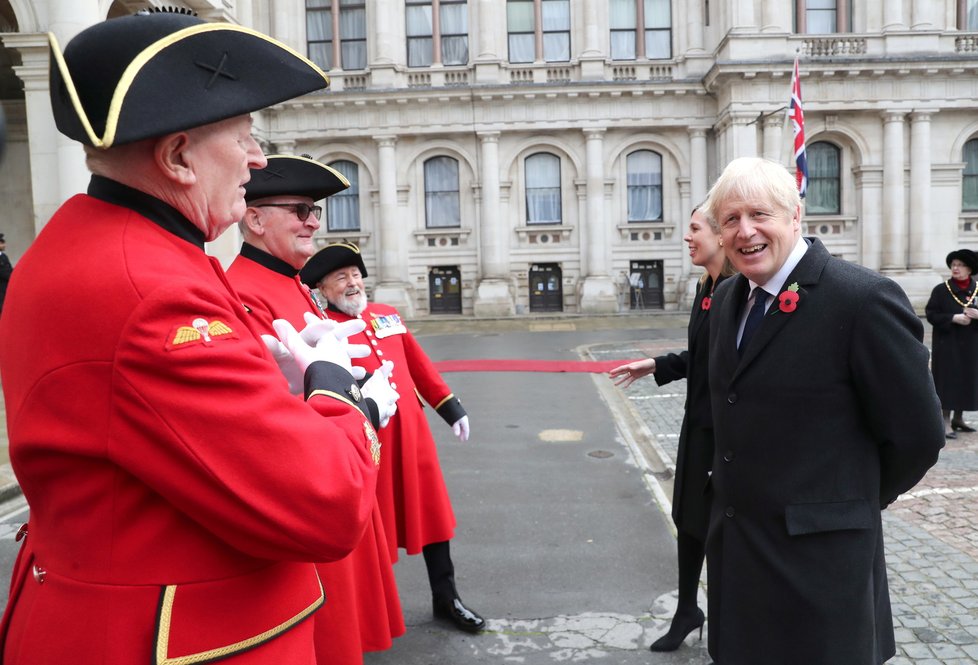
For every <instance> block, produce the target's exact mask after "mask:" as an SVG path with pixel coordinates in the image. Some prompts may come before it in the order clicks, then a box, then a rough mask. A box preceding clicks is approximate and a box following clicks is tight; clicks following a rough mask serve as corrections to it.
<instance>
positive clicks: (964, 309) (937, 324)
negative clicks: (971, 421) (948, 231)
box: [925, 249, 978, 439]
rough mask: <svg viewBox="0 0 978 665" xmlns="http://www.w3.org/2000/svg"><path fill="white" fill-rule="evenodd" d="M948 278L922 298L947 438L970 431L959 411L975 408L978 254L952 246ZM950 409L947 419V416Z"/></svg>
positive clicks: (977, 387)
mask: <svg viewBox="0 0 978 665" xmlns="http://www.w3.org/2000/svg"><path fill="white" fill-rule="evenodd" d="M946 263H947V267H948V268H950V269H951V277H950V278H949V279H947V280H945V281H943V282H941V283H940V284H938V285H937V286H935V287H934V290H933V291H932V292H931V294H930V300H928V301H927V308H926V310H925V311H926V314H927V321H928V322H929V323H930V324H931V325H932V326H933V327H934V334H933V341H932V343H931V372H932V373H933V375H934V385H935V387H936V388H937V395H938V397H940V398H941V409H942V411H943V413H944V427H945V432H947V438H949V439H955V438H957V436H958V435H957V432H974V431H975V429H974V428H973V427H970V426H969V425H968V424H967V423H965V422H964V417H963V412H964V411H978V321H976V320H975V319H978V282H976V281H975V279H974V277H972V275H974V274H975V273H976V272H978V254H975V252H973V251H971V250H970V249H958V250H955V251H953V252H951V253H950V254H948V255H947V259H946ZM952 412H953V417H952Z"/></svg>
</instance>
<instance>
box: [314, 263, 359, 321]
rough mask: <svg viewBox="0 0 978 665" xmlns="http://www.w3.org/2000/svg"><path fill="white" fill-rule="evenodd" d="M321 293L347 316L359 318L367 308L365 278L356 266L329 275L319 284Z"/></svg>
mask: <svg viewBox="0 0 978 665" xmlns="http://www.w3.org/2000/svg"><path fill="white" fill-rule="evenodd" d="M319 292H320V293H322V294H323V295H324V296H325V297H326V300H327V301H328V302H329V303H330V304H331V305H332V306H333V307H335V308H336V309H338V310H340V311H341V312H343V313H344V314H346V315H347V316H357V315H359V314H360V313H361V312H362V311H363V310H364V308H365V307H366V306H367V294H366V293H365V292H364V290H363V276H361V275H360V269H359V268H358V267H356V266H347V267H345V268H340V269H338V270H334V271H333V272H331V273H329V274H328V275H326V276H325V277H323V279H322V280H321V281H320V282H319Z"/></svg>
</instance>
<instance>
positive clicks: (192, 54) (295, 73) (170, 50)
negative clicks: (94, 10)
mask: <svg viewBox="0 0 978 665" xmlns="http://www.w3.org/2000/svg"><path fill="white" fill-rule="evenodd" d="M48 40H49V43H50V46H51V73H50V75H51V86H50V87H51V107H52V110H53V111H54V119H55V122H56V124H57V126H58V130H59V131H60V132H61V133H62V134H64V135H66V136H68V137H70V138H73V139H75V140H77V141H81V142H82V143H85V144H88V145H90V146H94V147H96V148H109V147H111V146H113V145H120V144H123V143H131V142H133V141H138V140H140V139H147V138H153V137H156V136H164V135H166V134H169V133H172V132H178V131H181V130H185V129H191V128H193V127H199V126H201V125H207V124H210V123H212V122H218V121H219V120H225V119H227V118H233V117H235V116H238V115H243V114H245V113H251V112H252V111H257V110H259V109H263V108H265V107H267V106H271V105H273V104H277V103H279V102H282V101H285V100H287V99H292V98H293V97H298V96H299V95H303V94H305V93H307V92H312V91H314V90H320V89H322V88H325V87H326V86H328V85H329V77H328V76H326V74H325V73H324V72H323V71H322V70H321V69H320V68H319V67H317V66H316V65H315V64H313V63H312V62H311V61H310V60H309V59H307V58H305V57H304V56H302V55H300V54H299V53H297V52H295V51H294V50H292V49H290V48H289V47H288V46H285V45H284V44H281V43H279V42H277V41H275V40H274V39H272V38H270V37H267V36H266V35H263V34H261V33H260V32H257V31H255V30H251V29H250V28H245V27H242V26H239V25H233V24H230V23H208V22H206V21H204V20H202V19H199V18H197V17H196V16H191V15H188V14H177V13H169V12H156V13H150V14H134V15H132V16H124V17H121V18H114V19H109V20H107V21H102V22H101V23H96V24H95V25H93V26H92V27H90V28H87V29H85V30H83V31H82V32H80V33H78V35H76V36H75V37H74V38H73V39H72V40H71V41H70V42H69V43H68V46H67V47H66V48H65V50H64V53H63V54H62V52H61V49H60V47H59V45H58V41H57V39H56V38H55V37H54V35H53V34H49V35H48Z"/></svg>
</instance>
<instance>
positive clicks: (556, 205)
mask: <svg viewBox="0 0 978 665" xmlns="http://www.w3.org/2000/svg"><path fill="white" fill-rule="evenodd" d="M525 166H526V223H527V224H560V222H561V218H560V158H559V157H557V156H556V155H551V154H548V153H545V152H539V153H537V154H535V155H530V156H529V157H527V158H526V162H525Z"/></svg>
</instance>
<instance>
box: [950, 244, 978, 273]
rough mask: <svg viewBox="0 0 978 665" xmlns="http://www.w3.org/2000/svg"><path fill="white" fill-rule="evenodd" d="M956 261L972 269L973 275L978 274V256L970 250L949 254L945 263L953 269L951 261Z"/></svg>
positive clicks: (960, 250) (959, 250)
mask: <svg viewBox="0 0 978 665" xmlns="http://www.w3.org/2000/svg"><path fill="white" fill-rule="evenodd" d="M954 259H957V260H958V261H960V262H961V263H963V264H965V265H966V266H968V268H970V269H971V274H975V273H978V254H975V253H974V252H973V251H971V250H970V249H956V250H954V251H953V252H951V253H950V254H948V255H947V259H945V261H944V262H945V263H946V264H947V267H948V268H950V267H951V261H953V260H954Z"/></svg>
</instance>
